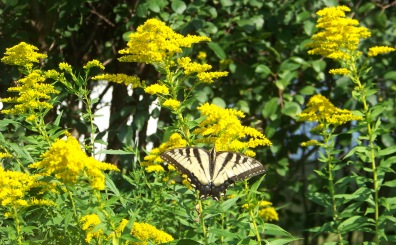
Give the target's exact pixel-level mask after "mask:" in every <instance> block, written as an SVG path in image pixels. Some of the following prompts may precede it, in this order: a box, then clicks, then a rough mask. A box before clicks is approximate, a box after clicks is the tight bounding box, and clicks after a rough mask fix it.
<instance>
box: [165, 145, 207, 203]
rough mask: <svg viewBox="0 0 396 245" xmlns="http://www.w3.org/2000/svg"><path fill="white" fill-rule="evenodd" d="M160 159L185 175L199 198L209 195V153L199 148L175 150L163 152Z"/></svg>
mask: <svg viewBox="0 0 396 245" xmlns="http://www.w3.org/2000/svg"><path fill="white" fill-rule="evenodd" d="M161 158H162V159H163V160H165V161H166V162H168V163H170V164H172V165H173V166H175V168H176V169H177V170H178V171H179V172H181V173H182V174H186V175H187V178H188V180H189V181H190V183H191V185H192V186H193V187H194V188H195V189H196V190H198V191H199V193H200V196H201V198H203V197H207V196H208V195H210V190H211V179H210V173H209V172H208V169H209V161H210V156H209V152H208V151H207V150H205V149H201V148H194V147H189V148H175V149H172V150H169V151H165V152H164V153H162V154H161Z"/></svg>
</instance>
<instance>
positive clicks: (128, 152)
mask: <svg viewBox="0 0 396 245" xmlns="http://www.w3.org/2000/svg"><path fill="white" fill-rule="evenodd" d="M96 154H110V155H133V154H135V153H134V152H130V151H124V150H100V151H98V152H97V153H96Z"/></svg>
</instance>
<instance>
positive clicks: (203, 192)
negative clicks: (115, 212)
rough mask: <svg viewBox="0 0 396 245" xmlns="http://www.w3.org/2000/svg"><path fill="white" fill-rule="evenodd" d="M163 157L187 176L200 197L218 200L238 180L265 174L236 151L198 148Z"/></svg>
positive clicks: (259, 165) (262, 169)
mask: <svg viewBox="0 0 396 245" xmlns="http://www.w3.org/2000/svg"><path fill="white" fill-rule="evenodd" d="M161 158H162V159H163V160H164V161H166V162H168V163H170V164H172V165H173V166H174V167H175V168H176V169H177V170H178V171H179V172H181V173H182V174H186V175H187V178H188V180H189V181H190V183H191V185H192V186H193V187H194V188H195V189H196V190H198V191H199V193H200V198H207V197H208V196H210V197H212V198H213V199H215V200H219V198H220V195H223V196H224V194H225V192H226V190H227V188H228V186H230V185H231V184H233V183H235V182H236V181H239V180H243V179H246V178H250V177H253V176H256V175H259V174H264V173H265V169H264V167H263V165H262V164H261V163H260V162H259V161H257V160H255V159H254V158H251V157H248V156H245V155H243V154H240V153H235V152H228V151H222V152H216V151H215V149H214V148H213V149H212V150H211V151H208V150H205V149H203V148H197V147H187V148H174V149H171V150H168V151H165V152H163V153H162V154H161Z"/></svg>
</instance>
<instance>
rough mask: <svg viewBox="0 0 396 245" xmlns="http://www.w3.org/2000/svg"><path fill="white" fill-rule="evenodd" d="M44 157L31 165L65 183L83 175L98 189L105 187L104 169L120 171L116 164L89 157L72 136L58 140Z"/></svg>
mask: <svg viewBox="0 0 396 245" xmlns="http://www.w3.org/2000/svg"><path fill="white" fill-rule="evenodd" d="M42 158H43V160H42V161H40V162H36V163H33V164H30V165H29V167H31V168H38V169H40V174H42V175H44V176H49V175H54V176H55V177H56V178H58V179H61V180H62V181H63V182H64V183H71V184H75V183H77V180H78V179H79V178H81V177H85V178H88V179H89V181H90V183H91V186H92V188H94V189H97V190H103V189H104V184H105V175H104V173H103V171H104V170H113V171H119V170H118V168H117V167H116V166H114V165H111V164H109V163H103V162H100V161H98V160H96V159H94V158H93V157H88V156H87V155H86V153H85V152H84V151H83V150H82V149H81V146H80V144H79V143H78V141H77V140H76V139H75V138H74V137H72V136H69V137H68V138H67V140H59V139H58V140H56V141H55V143H53V144H52V146H51V148H50V149H49V150H48V151H47V152H45V153H44V154H43V155H42Z"/></svg>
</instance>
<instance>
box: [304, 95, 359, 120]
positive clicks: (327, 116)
mask: <svg viewBox="0 0 396 245" xmlns="http://www.w3.org/2000/svg"><path fill="white" fill-rule="evenodd" d="M297 116H299V117H300V119H299V120H300V121H309V122H319V125H324V124H331V125H335V126H337V125H341V124H344V123H346V122H349V121H353V120H362V119H363V118H362V117H361V116H355V115H353V114H352V112H351V111H349V110H345V109H339V108H337V107H335V106H334V105H333V104H332V103H331V102H330V101H329V100H328V99H327V98H326V97H324V96H323V95H320V94H318V95H314V96H312V97H311V99H310V100H309V102H308V103H307V108H306V109H305V110H303V111H302V112H301V113H300V114H299V115H297ZM321 127H322V126H321Z"/></svg>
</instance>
